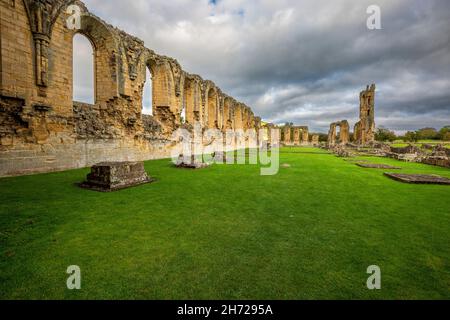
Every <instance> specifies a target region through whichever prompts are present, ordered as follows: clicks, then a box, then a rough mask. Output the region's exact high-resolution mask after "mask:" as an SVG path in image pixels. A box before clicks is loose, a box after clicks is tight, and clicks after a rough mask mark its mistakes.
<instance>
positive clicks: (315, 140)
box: [311, 134, 319, 146]
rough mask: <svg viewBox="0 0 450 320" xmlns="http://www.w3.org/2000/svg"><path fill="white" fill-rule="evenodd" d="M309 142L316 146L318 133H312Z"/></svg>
mask: <svg viewBox="0 0 450 320" xmlns="http://www.w3.org/2000/svg"><path fill="white" fill-rule="evenodd" d="M311 143H312V145H313V146H318V145H319V135H317V134H315V135H313V136H312V138H311Z"/></svg>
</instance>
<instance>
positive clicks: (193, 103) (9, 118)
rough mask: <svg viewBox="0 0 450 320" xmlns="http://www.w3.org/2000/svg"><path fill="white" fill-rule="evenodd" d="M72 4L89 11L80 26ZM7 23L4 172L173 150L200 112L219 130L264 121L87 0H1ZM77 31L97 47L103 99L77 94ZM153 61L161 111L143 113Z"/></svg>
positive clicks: (0, 102) (0, 94)
mask: <svg viewBox="0 0 450 320" xmlns="http://www.w3.org/2000/svg"><path fill="white" fill-rule="evenodd" d="M72 4H76V5H78V6H79V7H80V8H81V11H82V12H81V26H80V27H81V28H80V29H79V30H71V29H69V28H68V27H67V24H66V20H67V19H68V17H69V14H68V13H67V12H66V11H67V7H68V6H69V5H72ZM0 26H1V29H0V30H1V40H0V41H1V43H0V46H1V50H0V58H1V59H0V61H1V63H0V164H1V165H0V168H1V169H0V176H7V175H16V174H26V173H33V172H47V171H55V170H64V169H70V168H79V167H85V166H90V165H93V164H95V163H97V162H101V161H104V160H105V159H108V160H109V161H138V160H148V159H154V158H162V157H168V155H169V154H170V148H171V146H172V145H173V141H171V140H170V136H171V133H172V132H173V131H174V130H176V129H177V128H179V127H186V128H189V127H190V126H192V124H193V123H194V122H198V123H200V124H201V125H202V127H203V128H216V129H218V130H226V129H233V130H237V129H243V130H246V129H249V128H255V129H258V127H259V126H260V125H261V124H260V120H261V119H260V118H258V117H256V116H255V115H254V113H253V112H252V110H251V109H250V108H249V107H248V106H247V105H245V104H244V103H242V102H239V101H236V100H235V99H234V98H233V97H230V96H228V95H227V94H226V93H224V92H223V91H222V90H221V89H220V88H219V87H218V86H217V85H216V84H215V83H213V82H212V81H209V80H204V79H202V78H201V77H200V76H198V75H195V74H190V73H188V72H186V71H184V70H183V69H182V67H181V66H180V64H179V63H178V62H177V61H176V60H175V59H173V58H170V57H166V56H161V55H159V54H157V53H155V52H154V51H153V50H151V49H149V48H147V47H145V45H144V43H143V41H141V40H140V39H138V38H136V37H133V36H131V35H129V34H127V33H126V32H124V31H121V30H119V29H117V28H115V27H113V26H111V25H109V24H107V23H106V22H104V21H103V20H101V19H100V18H98V17H97V16H95V15H93V14H91V13H90V12H89V10H88V9H87V8H86V6H85V5H84V4H83V3H82V2H81V1H76V0H1V25H0ZM76 33H81V34H83V35H84V36H86V37H87V38H88V39H89V40H90V41H91V43H92V45H93V48H94V52H95V54H94V66H95V67H94V68H95V103H94V105H89V104H85V103H78V102H74V101H72V100H73V99H72V96H73V94H72V92H73V77H72V75H73V70H72V58H73V40H72V39H73V37H74V35H75V34H76ZM146 68H148V69H149V70H150V72H151V76H152V90H153V92H152V104H153V106H152V110H153V116H149V115H144V114H142V99H143V87H144V84H145V79H146V78H145V74H146ZM183 110H184V113H185V121H183V119H182V117H181V114H182V112H183Z"/></svg>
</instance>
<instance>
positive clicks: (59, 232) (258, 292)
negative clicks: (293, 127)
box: [0, 148, 450, 299]
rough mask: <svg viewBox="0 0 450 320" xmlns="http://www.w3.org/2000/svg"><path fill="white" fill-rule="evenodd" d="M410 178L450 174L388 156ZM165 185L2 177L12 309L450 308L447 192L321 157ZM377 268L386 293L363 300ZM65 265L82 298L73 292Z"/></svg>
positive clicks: (173, 177)
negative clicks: (102, 303) (260, 302)
mask: <svg viewBox="0 0 450 320" xmlns="http://www.w3.org/2000/svg"><path fill="white" fill-rule="evenodd" d="M364 159H370V161H373V162H382V163H387V164H395V165H396V166H401V167H402V168H403V170H402V172H410V173H429V174H440V175H442V176H447V177H450V170H448V169H444V168H438V167H432V166H427V165H422V164H414V163H405V162H397V161H395V160H390V159H383V158H364ZM281 163H282V164H284V163H287V164H289V165H290V167H286V168H280V172H279V174H277V175H275V176H260V175H259V167H258V166H254V165H253V166H252V165H213V166H212V167H210V168H207V169H204V170H198V171H191V170H182V169H176V168H174V167H173V166H172V165H171V164H170V163H169V161H168V160H157V161H149V162H146V169H147V170H148V172H149V173H150V174H151V175H152V176H154V177H155V178H156V179H157V182H155V183H152V184H149V185H143V186H139V187H135V188H131V189H127V190H122V191H119V192H115V193H97V192H92V191H88V190H84V189H80V188H78V187H77V186H75V183H76V182H80V181H82V180H83V179H84V177H85V175H86V174H87V173H88V170H87V169H82V170H73V171H67V172H62V173H50V174H42V175H35V176H25V177H15V178H5V179H0V194H1V200H2V201H1V202H0V249H1V251H0V254H1V257H0V298H3V299H18V298H25V299H141V298H142V299H347V298H349V299H397V298H401V299H448V298H449V297H450V246H449V243H450V235H449V230H450V196H449V195H450V187H449V186H432V185H408V184H402V183H399V182H396V181H393V180H390V179H388V178H386V177H384V176H383V170H376V169H364V168H360V167H357V166H356V165H355V164H353V163H351V162H348V161H344V160H343V159H341V158H337V157H335V156H333V155H330V154H327V153H325V152H323V151H321V150H318V149H306V148H303V149H302V148H289V149H283V152H282V153H281ZM373 264H375V265H379V266H380V267H381V271H382V289H381V290H378V291H370V290H368V289H367V288H366V280H367V277H368V276H369V275H368V274H366V269H367V267H368V266H369V265H373ZM69 265H78V266H80V268H81V272H82V289H81V290H75V291H70V290H68V289H67V288H66V278H67V277H68V275H67V274H66V273H65V271H66V268H67V267H68V266H69Z"/></svg>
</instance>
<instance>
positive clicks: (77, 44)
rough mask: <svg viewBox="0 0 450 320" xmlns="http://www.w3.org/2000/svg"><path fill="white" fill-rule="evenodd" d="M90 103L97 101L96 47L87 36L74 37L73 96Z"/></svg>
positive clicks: (75, 99)
mask: <svg viewBox="0 0 450 320" xmlns="http://www.w3.org/2000/svg"><path fill="white" fill-rule="evenodd" d="M72 100H74V101H78V102H84V103H89V104H94V103H95V80H94V49H93V47H92V44H91V42H90V41H89V39H88V38H87V37H85V36H84V35H82V34H76V35H75V36H74V37H73V98H72Z"/></svg>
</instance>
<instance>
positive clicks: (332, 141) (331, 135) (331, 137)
mask: <svg viewBox="0 0 450 320" xmlns="http://www.w3.org/2000/svg"><path fill="white" fill-rule="evenodd" d="M334 145H336V123H332V124H331V125H330V130H329V131H328V146H329V147H332V146H334Z"/></svg>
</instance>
